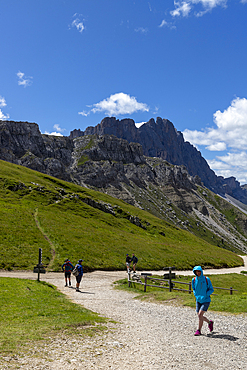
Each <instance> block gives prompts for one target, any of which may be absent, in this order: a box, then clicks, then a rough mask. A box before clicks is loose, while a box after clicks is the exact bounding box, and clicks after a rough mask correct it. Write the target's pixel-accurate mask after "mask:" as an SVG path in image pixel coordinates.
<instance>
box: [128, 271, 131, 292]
mask: <svg viewBox="0 0 247 370" xmlns="http://www.w3.org/2000/svg"><path fill="white" fill-rule="evenodd" d="M128 282H129V288H130V287H131V281H130V269H128Z"/></svg>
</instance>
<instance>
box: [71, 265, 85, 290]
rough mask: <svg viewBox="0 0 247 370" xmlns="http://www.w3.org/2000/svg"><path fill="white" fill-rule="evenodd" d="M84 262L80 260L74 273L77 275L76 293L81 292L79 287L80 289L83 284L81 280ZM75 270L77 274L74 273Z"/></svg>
mask: <svg viewBox="0 0 247 370" xmlns="http://www.w3.org/2000/svg"><path fill="white" fill-rule="evenodd" d="M82 262H83V260H82V259H80V260H79V261H78V263H77V264H76V265H75V269H74V271H73V275H75V278H76V292H79V291H80V289H79V287H80V282H81V279H82V276H83V267H82ZM75 270H76V271H77V272H76V274H75V273H74V272H75Z"/></svg>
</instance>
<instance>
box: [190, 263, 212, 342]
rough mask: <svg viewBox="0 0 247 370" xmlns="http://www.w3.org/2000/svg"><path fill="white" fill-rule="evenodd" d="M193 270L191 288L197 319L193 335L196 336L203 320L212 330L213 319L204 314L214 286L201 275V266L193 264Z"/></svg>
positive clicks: (199, 331) (199, 333)
mask: <svg viewBox="0 0 247 370" xmlns="http://www.w3.org/2000/svg"><path fill="white" fill-rule="evenodd" d="M193 272H194V274H195V275H196V277H194V278H193V279H192V289H193V293H194V296H195V298H196V312H197V315H198V319H199V325H198V329H197V331H196V332H195V334H194V335H196V336H198V335H201V329H202V325H203V322H204V321H206V322H207V323H208V328H209V331H210V332H212V331H213V325H214V323H213V321H212V320H208V319H207V318H206V317H205V316H204V314H205V312H206V311H207V310H208V307H209V305H210V302H211V298H210V295H211V294H212V293H213V292H214V288H213V286H212V283H211V281H210V279H209V278H208V277H205V276H204V275H203V270H202V268H201V266H195V267H194V268H193Z"/></svg>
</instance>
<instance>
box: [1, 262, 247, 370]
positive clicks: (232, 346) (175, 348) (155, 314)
mask: <svg viewBox="0 0 247 370" xmlns="http://www.w3.org/2000/svg"><path fill="white" fill-rule="evenodd" d="M245 269H246V268H245ZM242 270H243V267H241V271H242ZM211 271H213V270H211ZM216 271H217V272H219V270H216ZM228 271H229V270H228ZM234 272H236V270H234ZM156 273H157V272H156ZM162 273H163V271H162ZM179 273H181V272H179ZM187 273H189V272H187ZM190 273H191V272H190ZM208 273H209V271H208V270H207V274H208ZM210 273H213V272H210ZM126 275H127V274H126V272H125V271H122V272H105V271H95V272H92V273H87V274H84V276H83V280H82V284H81V292H80V293H77V292H76V291H75V289H74V286H75V282H74V278H72V280H73V284H72V285H73V288H68V287H64V276H63V274H62V273H47V274H45V275H41V280H45V281H47V282H50V283H52V284H54V285H56V286H57V287H58V289H59V290H61V291H62V292H63V293H65V294H66V295H67V296H68V297H69V298H70V299H71V300H73V301H74V302H76V303H77V304H82V305H83V306H84V307H86V308H88V309H90V310H92V311H94V312H98V313H99V314H100V315H102V316H105V317H108V318H111V319H113V320H115V323H109V324H108V330H107V331H106V332H105V333H104V334H103V335H96V336H95V337H93V338H88V339H83V340H82V341H81V340H80V338H79V337H78V338H77V340H75V338H67V337H61V338H60V337H59V338H55V339H53V340H51V341H49V343H47V344H46V345H44V348H40V347H37V348H36V352H35V351H34V355H29V356H28V355H26V356H24V357H18V356H15V357H14V358H10V359H7V362H6V361H5V359H4V361H3V363H2V367H0V368H1V369H9V368H15V366H18V368H20V369H25V370H31V369H32V370H33V369H39V370H43V369H54V370H57V369H67V370H75V369H85V370H89V369H104V370H105V369H114V370H130V369H133V368H137V369H143V370H150V369H152V370H153V369H154V370H156V369H158V370H163V369H171V368H174V369H179V370H180V369H183V370H194V369H198V367H200V368H206V369H215V370H223V369H224V370H225V369H228V370H236V369H242V370H247V316H243V315H239V316H234V315H222V314H218V313H215V312H211V311H210V310H209V312H208V314H207V316H208V317H209V318H210V319H212V320H214V323H215V329H214V332H213V333H212V334H211V333H210V332H209V330H208V328H207V325H204V327H203V331H202V333H203V335H202V336H200V337H194V331H195V329H196V328H197V317H196V314H195V311H194V309H190V308H186V307H176V306H172V305H165V304H156V303H150V302H141V301H139V300H135V299H133V298H134V294H133V293H129V292H125V291H118V290H115V289H114V288H113V287H112V283H113V282H114V281H116V280H118V279H120V278H123V277H126ZM0 276H11V277H19V278H31V279H36V278H37V274H33V273H32V272H21V271H19V272H3V271H2V272H0ZM0 364H1V360H0ZM7 365H10V367H7Z"/></svg>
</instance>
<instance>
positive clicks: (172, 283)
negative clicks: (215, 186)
mask: <svg viewBox="0 0 247 370" xmlns="http://www.w3.org/2000/svg"><path fill="white" fill-rule="evenodd" d="M131 274H132V273H131V272H130V271H129V272H128V285H129V287H130V286H131V283H135V284H141V285H143V286H144V292H146V291H147V286H149V287H154V288H161V289H169V291H170V292H171V291H172V290H178V291H183V292H188V293H189V294H191V293H192V285H191V282H189V283H187V282H184V281H176V280H172V279H160V278H154V277H152V274H149V273H142V274H141V275H139V274H134V273H133V274H132V278H131ZM141 279H144V282H143V281H142V280H141ZM148 279H149V280H151V282H155V281H161V282H163V283H168V286H164V285H155V284H148V283H147V281H148ZM175 283H176V284H182V285H188V289H181V288H175ZM214 289H222V290H229V291H230V295H232V294H233V292H234V291H235V292H237V290H236V289H233V288H232V287H230V288H220V287H214ZM213 295H217V294H214V293H213Z"/></svg>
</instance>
